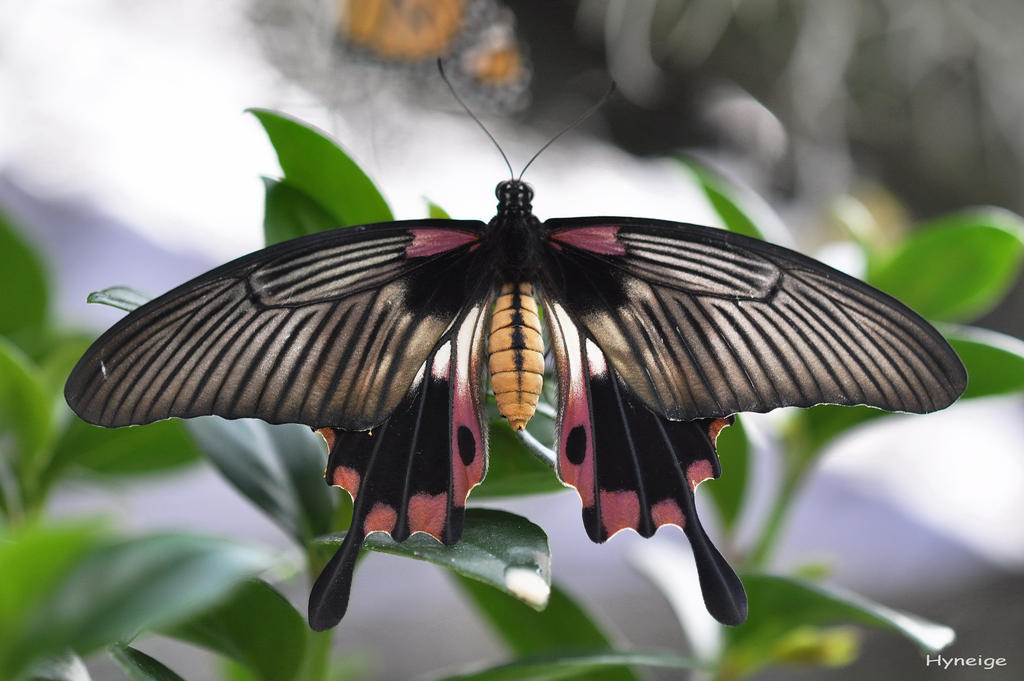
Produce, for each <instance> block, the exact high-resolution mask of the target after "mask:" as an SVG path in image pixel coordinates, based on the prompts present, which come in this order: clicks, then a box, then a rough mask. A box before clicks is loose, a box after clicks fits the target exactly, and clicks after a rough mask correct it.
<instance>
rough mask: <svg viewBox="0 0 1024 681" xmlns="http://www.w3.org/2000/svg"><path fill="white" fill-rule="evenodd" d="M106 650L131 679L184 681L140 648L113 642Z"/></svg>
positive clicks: (138, 680)
mask: <svg viewBox="0 0 1024 681" xmlns="http://www.w3.org/2000/svg"><path fill="white" fill-rule="evenodd" d="M107 650H108V651H109V652H110V656H111V657H112V658H114V662H116V663H117V666H118V667H120V668H121V669H122V670H123V671H124V673H125V675H126V676H127V677H128V678H129V679H131V681H185V680H184V679H182V678H181V677H180V676H178V675H177V674H175V673H174V672H173V671H171V670H170V669H168V668H167V667H166V666H164V664H163V663H162V662H160V661H159V660H155V659H153V658H152V657H150V656H149V655H147V654H146V653H144V652H142V651H141V650H136V649H135V648H132V647H130V646H125V645H119V644H114V645H112V646H110V647H109V648H108V649H107Z"/></svg>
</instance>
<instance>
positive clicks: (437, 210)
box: [427, 199, 452, 220]
mask: <svg viewBox="0 0 1024 681" xmlns="http://www.w3.org/2000/svg"><path fill="white" fill-rule="evenodd" d="M427 217H430V218H433V219H435V220H451V219H452V216H450V215H448V211H446V210H445V209H444V208H441V206H439V205H437V204H436V203H434V202H433V201H431V200H429V199H428V200H427Z"/></svg>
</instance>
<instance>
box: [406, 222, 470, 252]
mask: <svg viewBox="0 0 1024 681" xmlns="http://www.w3.org/2000/svg"><path fill="white" fill-rule="evenodd" d="M409 233H410V234H412V243H411V244H409V245H408V246H406V247H405V257H407V258H425V257H427V256H428V255H437V254H438V253H444V252H446V251H451V250H454V249H456V248H458V247H459V246H464V245H466V244H468V243H471V242H473V241H476V240H477V235H476V234H471V233H470V232H460V231H459V230H456V229H410V230H409Z"/></svg>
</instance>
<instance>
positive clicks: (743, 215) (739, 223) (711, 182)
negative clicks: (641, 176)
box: [680, 159, 764, 239]
mask: <svg viewBox="0 0 1024 681" xmlns="http://www.w3.org/2000/svg"><path fill="white" fill-rule="evenodd" d="M680 163H682V164H683V166H685V167H686V168H687V169H689V170H690V172H692V173H693V175H694V177H695V178H696V179H697V184H698V185H699V186H700V188H701V190H703V192H704V196H706V197H707V199H708V201H709V202H710V203H711V207H712V208H714V209H715V212H716V213H718V217H720V218H721V219H722V224H723V225H725V228H726V229H728V230H729V231H730V232H736V233H737V234H743V235H744V236H750V237H754V238H755V239H764V235H763V234H762V233H761V230H760V229H758V227H757V225H756V224H755V222H754V220H753V219H751V218H750V216H749V215H748V214H747V211H745V210H744V209H743V208H741V207H740V204H739V200H738V199H737V198H734V196H733V195H734V194H735V193H736V189H735V188H733V187H730V186H729V184H728V183H727V182H726V181H725V180H723V179H722V178H721V177H720V176H719V175H718V174H717V173H714V172H712V171H711V170H709V169H708V168H707V167H705V166H702V165H701V164H699V163H697V162H695V161H692V160H687V159H680Z"/></svg>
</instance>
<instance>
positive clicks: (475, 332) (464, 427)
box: [449, 306, 486, 507]
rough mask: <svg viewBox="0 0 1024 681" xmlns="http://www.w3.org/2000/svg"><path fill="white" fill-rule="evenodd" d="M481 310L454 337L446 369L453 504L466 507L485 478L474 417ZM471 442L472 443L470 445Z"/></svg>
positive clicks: (481, 440) (480, 439)
mask: <svg viewBox="0 0 1024 681" xmlns="http://www.w3.org/2000/svg"><path fill="white" fill-rule="evenodd" d="M483 312H484V308H483V307H482V306H481V307H476V308H474V309H473V310H471V311H470V312H469V313H468V314H467V315H466V316H465V318H464V319H463V321H462V324H461V326H460V327H459V329H458V332H457V333H456V336H455V341H454V342H455V356H454V357H453V358H452V361H451V362H449V363H450V365H451V366H450V367H449V372H450V373H449V377H450V378H449V380H450V381H451V386H452V430H451V443H452V448H451V449H452V452H451V455H452V478H453V497H452V504H454V505H455V506H458V507H462V506H465V505H466V497H468V496H469V492H470V490H472V489H473V488H474V487H475V486H477V485H479V484H480V481H481V480H483V478H484V442H485V440H484V434H483V433H482V432H481V428H480V420H479V418H478V415H477V408H478V404H479V399H480V395H479V391H480V379H481V376H480V365H479V360H478V357H479V355H480V353H479V352H477V350H478V349H479V343H480V342H481V339H482V338H483V335H482V327H483V323H484V318H485V317H486V315H484V314H483ZM470 440H472V441H470Z"/></svg>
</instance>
